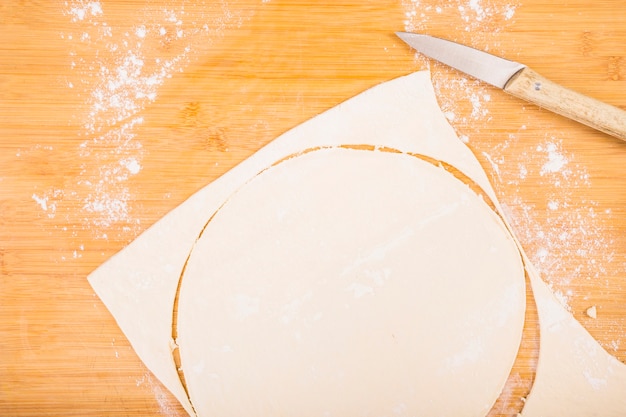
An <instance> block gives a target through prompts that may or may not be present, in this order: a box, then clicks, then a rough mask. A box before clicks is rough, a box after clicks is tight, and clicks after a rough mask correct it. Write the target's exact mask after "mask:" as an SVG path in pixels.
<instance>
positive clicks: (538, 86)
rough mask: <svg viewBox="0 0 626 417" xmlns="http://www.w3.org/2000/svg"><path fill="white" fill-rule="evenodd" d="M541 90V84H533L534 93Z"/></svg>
mask: <svg viewBox="0 0 626 417" xmlns="http://www.w3.org/2000/svg"><path fill="white" fill-rule="evenodd" d="M539 90H541V83H540V82H536V83H535V91H539Z"/></svg>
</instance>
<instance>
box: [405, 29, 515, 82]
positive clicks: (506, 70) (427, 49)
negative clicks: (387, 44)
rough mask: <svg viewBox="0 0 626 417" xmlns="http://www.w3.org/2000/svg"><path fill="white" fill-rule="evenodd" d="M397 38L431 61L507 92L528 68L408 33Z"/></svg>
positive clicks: (461, 46) (472, 50)
mask: <svg viewBox="0 0 626 417" xmlns="http://www.w3.org/2000/svg"><path fill="white" fill-rule="evenodd" d="M396 35H398V37H399V38H400V39H402V40H403V41H404V42H406V43H407V44H409V45H410V46H411V47H412V48H414V49H415V50H417V51H418V52H420V53H422V54H424V55H426V56H427V57H429V58H432V59H435V60H437V61H439V62H442V63H444V64H446V65H449V66H451V67H453V68H456V69H457V70H459V71H462V72H464V73H466V74H468V75H471V76H472V77H474V78H478V79H479V80H481V81H484V82H487V83H489V84H491V85H493V86H496V87H499V88H504V86H505V85H506V83H507V82H508V81H509V80H510V79H511V77H513V76H514V75H515V74H516V73H517V72H519V71H520V70H522V69H524V68H526V66H525V65H523V64H520V63H518V62H514V61H509V60H507V59H504V58H500V57H497V56H495V55H491V54H489V53H487V52H483V51H479V50H478V49H474V48H470V47H469V46H465V45H461V44H458V43H455V42H451V41H447V40H445V39H440V38H435V37H433V36H428V35H421V34H417V33H407V32H397V33H396Z"/></svg>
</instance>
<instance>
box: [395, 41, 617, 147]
mask: <svg viewBox="0 0 626 417" xmlns="http://www.w3.org/2000/svg"><path fill="white" fill-rule="evenodd" d="M396 35H398V37H399V38H400V39H402V40H403V41H404V42H406V43H407V44H409V45H410V46H411V47H412V48H414V49H415V50H417V51H418V52H420V53H422V54H424V55H426V56H427V57H429V58H432V59H435V60H437V61H440V62H442V63H444V64H446V65H449V66H451V67H453V68H455V69H457V70H459V71H461V72H464V73H466V74H468V75H471V76H472V77H474V78H477V79H479V80H481V81H484V82H486V83H489V84H491V85H493V86H495V87H498V88H501V89H503V90H504V91H505V92H507V93H509V94H511V95H513V96H515V97H518V98H521V99H523V100H527V101H529V102H531V103H534V104H537V105H539V106H540V107H543V108H545V109H548V110H550V111H552V112H554V113H558V114H560V115H562V116H565V117H568V118H570V119H572V120H576V121H577V122H580V123H583V124H585V125H587V126H589V127H592V128H594V129H596V130H599V131H601V132H604V133H607V134H609V135H611V136H614V137H616V138H619V139H622V140H626V111H624V110H621V109H619V108H617V107H614V106H611V105H609V104H606V103H603V102H601V101H599V100H596V99H593V98H591V97H587V96H585V95H583V94H580V93H577V92H575V91H572V90H569V89H567V88H565V87H563V86H561V85H559V84H557V83H554V82H552V81H550V80H548V79H547V78H545V77H542V76H541V75H539V74H537V73H536V72H535V71H533V70H531V69H530V68H528V67H527V66H526V65H524V64H520V63H518V62H514V61H509V60H507V59H504V58H500V57H498V56H495V55H492V54H489V53H487V52H483V51H480V50H478V49H474V48H471V47H469V46H465V45H461V44H458V43H455V42H452V41H448V40H445V39H440V38H435V37H433V36H429V35H423V34H417V33H407V32H397V33H396Z"/></svg>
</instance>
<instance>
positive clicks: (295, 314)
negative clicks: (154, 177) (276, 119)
mask: <svg viewBox="0 0 626 417" xmlns="http://www.w3.org/2000/svg"><path fill="white" fill-rule="evenodd" d="M524 310H525V287H524V272H523V267H522V263H521V260H520V256H519V252H518V250H517V247H516V245H515V243H514V242H513V240H512V239H511V237H510V235H509V233H508V232H507V230H506V229H505V227H504V226H503V224H502V222H501V221H500V219H499V218H498V217H497V216H496V215H495V214H494V213H493V211H492V210H491V209H490V208H489V207H488V205H486V204H485V203H484V202H483V200H482V199H481V198H479V197H478V196H477V195H476V194H475V193H474V192H473V191H471V190H470V189H469V187H468V186H467V185H465V184H463V183H462V182H461V181H459V180H457V179H456V178H455V177H454V176H452V175H451V174H449V173H448V172H446V171H445V170H443V169H442V168H439V167H435V166H433V165H431V164H429V163H427V162H425V161H423V160H421V159H419V158H416V157H413V156H410V155H406V154H400V153H390V152H382V151H368V150H356V149H345V148H333V149H322V150H316V151H311V152H308V153H305V154H303V155H300V156H297V157H294V158H291V159H289V160H286V161H283V162H281V163H279V164H277V165H275V166H273V167H271V168H269V169H267V170H266V171H264V172H262V173H261V174H259V175H258V176H256V177H255V178H254V179H252V180H251V181H250V182H248V183H247V184H246V185H245V186H244V187H242V188H241V189H240V190H238V191H237V192H236V193H234V194H233V195H232V196H231V198H230V199H229V200H228V201H227V202H226V203H225V204H224V206H223V207H222V208H221V209H220V210H219V211H218V212H217V213H216V214H215V216H214V217H213V218H212V220H211V221H210V222H209V224H208V225H207V227H206V229H205V230H204V232H203V233H202V235H201V237H200V238H199V240H198V242H197V244H196V246H195V248H194V249H193V251H192V254H191V256H190V258H189V261H188V264H187V267H186V269H185V272H184V275H183V277H182V284H181V293H180V301H179V312H178V332H179V333H178V334H179V339H178V342H179V346H180V354H181V363H182V368H183V371H184V375H185V379H186V382H187V386H188V390H189V394H190V397H191V401H192V403H193V405H194V407H195V409H196V411H197V412H198V414H199V415H200V416H225V415H228V416H235V415H240V416H250V415H254V416H277V415H289V416H300V417H302V416H387V415H389V416H391V415H407V416H409V415H454V416H480V415H484V414H486V413H487V412H488V411H489V409H490V407H491V406H492V404H493V403H494V402H495V400H496V399H497V397H498V395H499V393H500V391H501V389H502V387H503V386H504V383H505V381H506V379H507V377H508V374H509V372H510V369H511V367H512V364H513V362H514V359H515V357H516V354H517V349H518V347H519V343H520V340H521V334H522V328H523V320H524Z"/></svg>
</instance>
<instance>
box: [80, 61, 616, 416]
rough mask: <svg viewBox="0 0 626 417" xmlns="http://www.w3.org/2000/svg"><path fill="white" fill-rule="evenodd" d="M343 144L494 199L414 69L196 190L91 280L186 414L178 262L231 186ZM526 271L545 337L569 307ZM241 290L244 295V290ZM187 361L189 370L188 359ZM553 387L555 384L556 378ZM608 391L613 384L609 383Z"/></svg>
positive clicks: (545, 352)
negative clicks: (552, 319) (455, 175)
mask: <svg viewBox="0 0 626 417" xmlns="http://www.w3.org/2000/svg"><path fill="white" fill-rule="evenodd" d="M344 144H361V145H371V146H374V147H389V148H393V149H397V150H398V151H400V152H403V153H414V154H421V155H425V156H428V157H430V158H433V159H435V160H439V161H442V162H445V163H447V164H450V165H452V166H454V167H456V168H457V169H459V171H460V172H462V173H463V174H464V175H466V176H468V177H469V178H471V179H472V180H473V181H474V182H476V183H477V184H479V185H480V187H482V189H483V190H484V192H485V193H486V194H487V195H488V197H489V198H490V199H491V200H492V201H493V202H494V204H495V205H496V207H498V204H497V201H496V200H495V194H494V192H493V190H492V188H491V186H490V185H489V182H488V180H487V177H486V174H485V173H484V171H483V170H482V168H481V166H480V164H479V163H478V161H477V160H476V158H475V157H474V156H473V155H472V153H471V151H470V150H469V149H468V148H467V147H466V146H465V145H464V144H463V143H461V142H460V141H459V140H458V138H457V137H456V135H455V133H454V131H453V130H452V128H451V127H450V126H449V124H448V123H447V121H446V120H445V117H444V116H443V114H442V113H441V111H440V109H439V108H438V106H437V103H436V100H435V96H434V92H433V89H432V86H431V84H430V79H429V74H428V73H427V72H418V73H414V74H410V75H408V76H405V77H401V78H398V79H395V80H392V81H389V82H386V83H383V84H381V85H379V86H376V87H374V88H372V89H370V90H368V91H365V92H364V93H362V94H360V95H358V96H356V97H354V98H352V99H350V100H348V101H346V102H345V103H343V104H341V105H339V106H336V107H335V108H333V109H330V110H328V111H327V112H325V113H323V114H321V115H319V116H317V117H315V118H313V119H311V120H309V121H307V122H305V123H303V124H301V125H300V126H298V127H296V128H295V129H293V130H291V131H289V132H287V133H285V134H283V135H282V136H280V137H279V138H277V139H276V140H274V141H273V142H272V143H270V144H269V145H267V146H266V147H264V148H263V149H261V150H260V151H258V152H257V153H255V154H254V155H253V156H252V157H250V158H248V159H247V160H246V161H244V162H242V163H241V164H240V165H238V166H237V167H236V168H234V169H233V170H231V171H229V172H228V173H226V174H225V175H223V176H222V177H220V178H219V179H217V180H216V181H214V182H212V183H211V184H209V185H208V186H206V187H205V188H203V189H202V190H200V191H198V192H197V193H195V194H194V195H193V196H191V197H190V198H189V199H188V200H187V201H185V202H184V203H183V204H181V205H180V206H179V207H177V208H176V209H174V210H173V211H172V212H170V213H169V214H167V215H166V216H165V217H164V218H163V219H161V220H160V221H158V222H157V223H155V224H154V225H153V226H152V227H150V228H149V229H148V230H147V231H146V232H144V233H143V234H142V235H141V236H140V237H139V238H137V239H136V240H135V241H133V242H132V243H131V244H130V245H129V246H128V247H126V248H125V249H124V250H122V251H121V252H119V253H118V254H117V255H115V256H114V257H112V258H111V259H110V260H109V261H107V262H106V263H105V264H103V265H102V266H101V267H100V268H98V269H97V270H96V271H94V272H93V273H92V274H91V275H90V276H89V282H90V283H91V285H92V286H93V288H94V290H95V291H96V293H97V294H98V296H99V297H100V298H101V299H102V300H103V302H104V303H105V304H106V306H107V307H108V309H109V310H110V311H111V313H112V314H113V316H114V317H115V319H116V320H117V322H118V324H119V325H120V327H121V329H122V330H123V331H124V333H125V334H126V336H127V337H128V339H129V341H130V343H131V344H132V345H133V347H134V349H135V351H136V352H137V354H138V355H139V356H140V358H141V359H142V360H143V361H144V363H145V364H146V365H147V366H148V368H149V369H150V370H151V371H152V372H153V373H154V374H155V376H156V377H157V378H159V380H161V381H162V382H163V383H164V385H165V386H166V387H167V388H168V389H170V391H172V392H173V394H174V395H175V396H176V397H177V398H178V399H179V401H180V402H181V404H183V406H184V407H185V409H186V410H187V411H188V412H189V413H190V414H192V413H193V412H194V411H193V408H192V407H191V404H190V402H189V400H188V398H187V394H186V392H185V390H184V388H183V386H182V384H181V382H180V380H179V377H178V374H177V371H176V369H175V365H174V361H173V358H172V348H173V347H174V346H175V344H174V341H173V340H172V324H173V317H172V311H173V305H174V299H175V296H176V291H177V286H178V281H179V277H180V274H181V271H182V269H183V266H184V264H185V262H186V260H187V257H188V255H189V254H190V252H191V251H192V248H193V247H194V245H195V244H196V240H197V238H198V235H199V231H200V230H202V229H203V227H204V226H205V225H206V224H207V222H208V221H209V219H210V217H211V216H212V215H213V213H216V212H218V210H219V209H220V207H222V205H223V204H224V203H225V202H226V201H228V199H229V197H230V196H232V195H234V194H235V193H236V192H237V191H238V190H240V189H242V187H244V186H245V185H246V184H247V183H248V182H250V181H251V180H252V179H253V178H255V177H256V176H257V175H258V174H259V173H261V172H263V171H264V170H265V169H267V168H268V167H270V166H272V164H274V163H275V162H276V161H280V160H282V159H284V158H286V157H288V156H290V155H295V154H298V153H299V152H302V151H304V150H306V149H315V148H320V147H337V146H341V145H344ZM522 255H524V254H523V251H522ZM524 256H525V255H524ZM526 262H527V259H526ZM529 274H530V275H531V282H532V286H533V290H534V292H535V293H537V294H544V293H545V294H546V296H545V297H537V303H538V307H539V308H538V310H539V314H540V321H541V323H542V324H541V326H542V328H541V334H542V338H543V337H544V335H545V334H546V329H545V328H544V322H545V320H544V319H543V316H545V314H546V309H549V311H552V312H554V311H559V314H561V313H562V314H564V315H566V316H567V317H570V318H571V316H570V315H569V313H568V312H567V311H565V310H564V309H563V308H562V307H561V306H560V305H559V304H558V302H557V301H556V299H554V297H552V295H551V294H550V292H549V289H548V288H547V286H545V284H544V283H543V282H542V281H541V279H540V278H539V277H538V276H536V274H535V273H534V271H532V270H529ZM546 291H547V293H546ZM242 300H243V301H242V302H244V305H245V300H246V299H245V298H243V299H242ZM554 303H556V304H554ZM546 306H547V307H546ZM181 307H182V306H181ZM433 317H434V318H431V320H436V317H437V315H436V314H434V315H433ZM568 320H569V319H568ZM571 320H574V319H573V318H571ZM573 328H574V330H573V331H574V333H575V336H576V337H577V338H581V339H580V340H584V341H585V342H586V343H587V344H588V345H590V346H591V345H593V346H594V347H595V348H594V349H595V350H594V351H595V352H596V353H597V358H600V357H601V358H604V359H605V360H607V361H609V362H611V360H610V355H608V353H606V352H605V351H603V350H602V349H601V348H600V347H599V346H598V345H597V342H595V341H594V340H593V339H592V338H591V336H590V335H589V334H588V333H587V332H586V331H585V330H584V329H583V328H582V326H580V325H578V327H576V326H573ZM557 337H559V338H560V337H571V334H566V333H559V336H557ZM559 340H560V339H559ZM570 342H571V341H570ZM564 343H567V342H564ZM550 346H554V344H552V345H550V344H543V343H542V345H541V349H540V358H539V366H538V370H537V376H536V381H537V390H535V389H533V392H532V393H531V396H529V399H528V403H527V405H526V410H529V411H528V413H529V414H528V415H531V414H530V412H531V411H530V410H531V404H533V402H534V401H537V403H536V404H538V405H537V406H536V407H535V408H534V409H541V408H542V407H543V405H542V403H541V401H542V398H545V396H542V395H540V394H541V393H540V392H539V393H536V392H535V391H538V390H540V389H543V388H542V385H541V384H540V381H542V380H550V378H551V376H546V374H550V373H551V372H554V367H551V366H549V365H550V362H548V360H546V361H544V360H542V358H543V357H550V356H551V355H552V353H553V352H551V351H550V349H552V348H550ZM566 354H568V353H567V352H566ZM187 360H188V361H189V360H191V359H190V358H188V359H187ZM578 360H579V359H578V357H576V358H571V362H572V363H575V362H576V361H578ZM611 363H612V364H613V365H614V366H613V368H612V369H613V371H612V372H613V373H614V374H617V375H619V376H620V377H619V378H617V379H616V381H618V384H622V385H619V386H620V387H621V388H620V389H621V391H622V392H623V391H624V389H623V379H620V378H621V376H623V375H624V374H625V373H626V370H625V369H624V368H625V366H624V365H623V364H621V363H615V362H611ZM185 371H186V372H191V371H189V370H187V369H185ZM587 381H594V380H593V379H587ZM561 382H562V381H561ZM551 388H552V391H551V392H552V393H553V394H554V393H555V387H551ZM559 389H560V391H559ZM589 389H594V386H593V384H592V383H591V382H590V383H588V384H584V383H583V384H577V385H576V384H575V385H573V386H568V385H567V384H563V383H562V384H561V385H559V386H557V387H556V392H557V394H556V395H557V397H558V395H561V397H562V398H569V397H568V395H569V394H570V393H572V392H573V394H571V395H573V396H577V393H579V392H587V391H588V390H589ZM613 392H614V390H612V391H611V393H613ZM565 394H567V395H565ZM611 395H612V394H611ZM552 400H553V399H552ZM594 401H595V400H594ZM607 401H608V402H610V403H613V404H618V403H617V402H616V401H619V399H616V398H614V396H610V395H609V397H604V402H602V403H596V402H593V403H592V404H591V406H594V405H595V406H596V409H600V410H602V409H603V407H606V402H607ZM562 405H563V408H562V409H561V410H565V411H566V412H567V410H569V409H568V408H567V406H568V404H562ZM561 414H562V413H561ZM572 415H573V414H572Z"/></svg>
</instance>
